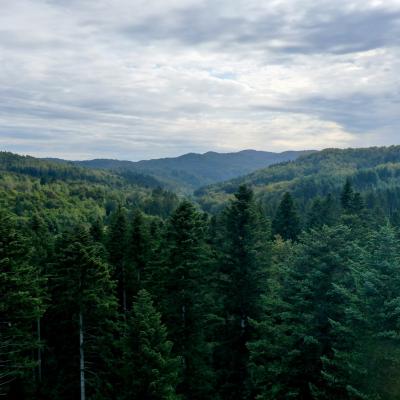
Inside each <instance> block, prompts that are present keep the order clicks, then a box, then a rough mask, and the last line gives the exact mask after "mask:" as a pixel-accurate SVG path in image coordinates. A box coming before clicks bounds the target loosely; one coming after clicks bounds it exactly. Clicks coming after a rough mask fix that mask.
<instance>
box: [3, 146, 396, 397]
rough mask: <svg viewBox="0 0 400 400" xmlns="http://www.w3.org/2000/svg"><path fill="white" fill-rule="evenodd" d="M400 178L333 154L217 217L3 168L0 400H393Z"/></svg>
mask: <svg viewBox="0 0 400 400" xmlns="http://www.w3.org/2000/svg"><path fill="white" fill-rule="evenodd" d="M399 165H400V150H399V148H398V147H391V148H381V149H358V150H351V149H350V150H326V151H323V152H319V153H315V154H313V155H310V156H306V157H303V158H300V159H299V160H297V161H295V162H291V163H286V164H281V165H278V166H273V167H271V168H269V169H267V170H263V171H259V172H257V173H254V174H252V175H251V176H250V177H247V178H244V181H249V182H252V183H253V184H254V187H255V191H254V193H253V191H252V190H251V189H250V188H249V187H247V186H240V185H239V183H240V182H239V180H238V181H235V182H234V183H232V182H230V183H227V184H224V185H222V187H223V188H224V192H221V191H219V192H218V191H215V192H212V195H213V196H216V197H215V198H214V199H213V198H211V197H209V198H203V200H204V199H205V201H204V202H203V204H207V206H208V205H210V206H211V207H212V209H213V211H214V212H215V214H214V215H212V216H209V215H207V214H205V213H203V212H202V211H201V210H200V209H199V208H198V207H197V205H194V204H192V203H190V202H189V201H187V200H179V198H178V197H177V196H176V195H175V194H174V193H172V192H169V191H166V190H164V189H161V188H158V187H155V186H154V187H152V186H151V185H148V186H149V187H150V189H149V187H146V186H145V182H144V181H140V179H139V180H138V179H136V178H137V177H136V176H133V175H132V176H131V175H129V174H128V175H129V176H127V175H126V174H125V175H124V173H121V171H118V172H107V171H93V170H90V169H88V168H86V169H84V168H77V167H76V166H73V165H71V164H69V163H58V164H55V163H54V162H51V161H41V160H37V159H33V158H30V157H20V156H15V155H12V154H9V153H2V154H0V170H1V174H0V394H6V396H4V397H5V398H7V399H8V398H10V399H15V400H33V399H41V400H42V399H43V400H53V399H60V400H64V399H65V400H67V399H68V400H69V399H76V398H79V396H80V393H83V390H84V391H85V394H86V399H87V400H102V399H104V400H105V399H107V400H108V399H111V400H113V399H115V400H128V399H136V398H137V399H152V400H153V399H154V400H155V399H160V400H161V399H170V400H175V399H177V400H178V399H182V400H184V399H190V400H192V399H193V400H200V399H201V400H203V399H204V400H208V399H209V400H225V399H230V400H242V399H243V400H261V399H263V400H266V399H269V400H280V399H281V400H287V399H296V400H334V399H335V400H336V399H343V400H356V399H357V400H384V399H385V400H386V399H387V400H395V399H398V398H399V393H400V386H399V372H398V371H399V369H400V342H399V326H400V313H399V308H400V307H399V304H400V289H399V288H400V256H399V255H400V232H399V226H400V222H399V221H400V217H399V209H400V181H399V178H400V166H399ZM134 181H135V182H136V183H135V184H132V182H134ZM139 181H140V182H141V183H139ZM210 190H211V189H210ZM202 192H203V194H204V195H206V194H207V193H211V192H209V191H208V189H205V190H203V191H202ZM288 193H290V195H289V194H288ZM215 199H217V203H218V206H217V207H213V201H214V200H215ZM228 199H229V202H228V203H226V200H228ZM218 210H219V211H218ZM217 211H218V212H217ZM269 219H273V224H272V228H273V232H271V227H270V223H269ZM300 221H301V224H300ZM300 225H301V228H303V232H302V233H300V232H299V231H300ZM149 293H151V296H150V294H149ZM151 298H153V299H154V305H153V303H152V300H151ZM81 366H82V367H81ZM82 383H84V384H85V385H84V386H85V388H84V389H83V385H81V384H82ZM81 387H82V389H81Z"/></svg>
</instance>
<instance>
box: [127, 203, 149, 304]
mask: <svg viewBox="0 0 400 400" xmlns="http://www.w3.org/2000/svg"><path fill="white" fill-rule="evenodd" d="M127 246H128V256H127V257H128V261H127V269H128V271H127V274H128V279H127V280H128V282H129V283H130V286H129V287H128V298H132V297H133V296H134V295H136V293H137V292H138V290H139V289H140V288H142V287H143V285H144V282H145V281H146V280H147V277H146V273H147V272H148V271H147V267H148V263H149V261H150V260H149V259H150V254H151V253H150V252H151V242H150V234H149V231H148V228H147V226H146V222H145V220H144V216H143V214H142V212H141V211H139V210H136V211H135V212H134V214H133V218H132V223H131V226H130V230H129V235H128V242H127Z"/></svg>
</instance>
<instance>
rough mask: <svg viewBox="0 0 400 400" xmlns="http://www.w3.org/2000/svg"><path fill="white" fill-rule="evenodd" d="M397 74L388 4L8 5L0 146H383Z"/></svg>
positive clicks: (34, 1)
mask: <svg viewBox="0 0 400 400" xmlns="http://www.w3.org/2000/svg"><path fill="white" fill-rule="evenodd" d="M263 3H265V4H263ZM398 71H400V0H336V1H335V2H332V1H327V0H320V1H318V2H316V1H314V0H270V1H268V2H260V1H259V0H233V1H228V0H218V1H215V0H168V1H165V0H150V1H149V0H147V1H144V0H134V1H132V0H79V1H78V0H69V1H63V0H47V1H46V0H19V1H15V2H14V1H9V2H5V4H2V12H1V14H0V148H2V149H7V150H11V151H16V152H19V153H29V154H33V155H38V156H59V157H64V158H68V159H83V158H85V159H86V158H94V157H111V158H123V159H130V160H138V159H145V158H152V157H153V158H154V157H162V156H174V155H178V154H182V153H185V152H189V151H195V152H203V151H208V150H216V151H235V150H240V149H244V148H255V149H264V150H286V149H306V148H324V147H331V146H338V147H347V146H367V145H378V144H381V145H385V144H394V143H399V137H400V129H399V128H400V118H399V117H400V79H399V73H398Z"/></svg>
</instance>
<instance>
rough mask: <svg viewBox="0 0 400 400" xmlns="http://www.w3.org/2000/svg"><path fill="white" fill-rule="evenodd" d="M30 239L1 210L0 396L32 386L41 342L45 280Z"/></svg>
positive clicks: (13, 395)
mask: <svg viewBox="0 0 400 400" xmlns="http://www.w3.org/2000/svg"><path fill="white" fill-rule="evenodd" d="M30 255H31V250H30V248H29V242H28V241H27V240H26V239H25V238H23V237H22V235H21V234H20V233H19V232H18V231H17V227H16V224H15V222H14V221H13V220H12V218H11V216H10V215H7V214H6V213H5V212H1V213H0V367H1V368H0V395H1V394H3V395H7V396H8V397H7V398H10V399H13V398H15V399H17V398H23V396H24V395H25V394H26V393H25V394H24V393H23V392H24V391H25V392H28V391H30V390H31V389H32V382H31V380H30V377H31V375H32V372H33V371H34V369H35V368H37V361H38V360H37V359H36V357H35V356H34V355H33V354H35V355H36V354H37V351H38V349H39V346H40V343H39V341H38V338H37V336H36V334H35V330H34V329H33V327H34V326H35V324H36V321H37V320H38V319H39V318H40V317H41V315H42V314H43V311H44V303H43V292H42V289H41V288H42V283H43V282H42V280H41V277H39V276H38V274H37V271H36V269H35V268H34V266H33V265H32V264H31V260H30Z"/></svg>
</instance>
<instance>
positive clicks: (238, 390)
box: [215, 186, 270, 399]
mask: <svg viewBox="0 0 400 400" xmlns="http://www.w3.org/2000/svg"><path fill="white" fill-rule="evenodd" d="M223 232H224V233H223V237H224V241H223V243H221V245H222V248H221V253H222V254H221V259H220V269H219V282H220V284H219V291H218V295H219V296H221V298H222V299H223V310H222V314H221V320H222V321H223V323H222V324H221V326H220V330H219V332H218V340H219V344H218V347H217V348H216V352H215V362H216V368H217V372H218V378H219V388H220V394H221V397H222V398H223V399H238V398H245V396H246V395H247V394H248V393H247V387H246V382H247V380H248V373H247V372H248V371H247V366H248V358H249V352H248V349H247V343H248V342H249V340H251V339H252V336H253V328H252V326H251V324H250V320H251V319H258V318H259V316H260V303H261V296H262V295H263V294H264V293H265V283H266V278H267V273H268V266H269V257H270V254H269V247H270V244H269V242H268V238H269V237H270V230H269V225H268V223H267V222H266V220H265V219H264V218H263V216H262V215H261V214H260V212H259V208H258V207H257V206H256V203H255V201H254V196H253V192H252V190H251V189H250V188H248V187H246V186H241V187H240V188H239V190H238V192H237V193H236V194H235V199H234V200H233V201H232V202H231V204H230V205H229V206H228V207H227V209H226V210H225V212H224V218H223Z"/></svg>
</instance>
